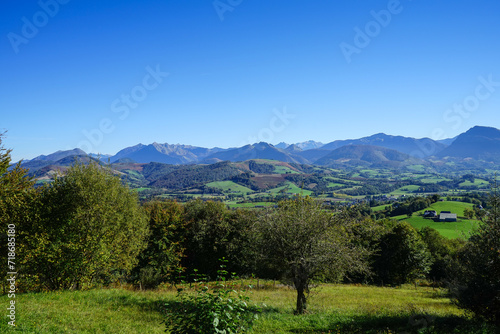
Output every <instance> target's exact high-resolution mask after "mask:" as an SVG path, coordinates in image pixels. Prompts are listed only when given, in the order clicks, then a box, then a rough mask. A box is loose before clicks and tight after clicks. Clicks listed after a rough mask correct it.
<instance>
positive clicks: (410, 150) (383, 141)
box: [321, 133, 446, 158]
mask: <svg viewBox="0 0 500 334" xmlns="http://www.w3.org/2000/svg"><path fill="white" fill-rule="evenodd" d="M346 145H372V146H380V147H385V148H389V149H392V150H396V151H399V152H402V153H406V154H409V155H411V156H413V157H417V158H425V157H428V156H431V155H435V154H436V153H438V152H440V151H442V150H443V149H444V148H445V147H446V145H444V144H442V143H439V142H437V141H434V140H432V139H430V138H422V139H415V138H410V137H403V136H389V135H386V134H384V133H377V134H375V135H373V136H369V137H363V138H360V139H348V140H335V141H333V142H331V143H328V144H325V145H324V146H322V147H321V149H322V150H335V149H337V148H339V147H342V146H346Z"/></svg>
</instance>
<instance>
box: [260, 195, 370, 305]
mask: <svg viewBox="0 0 500 334" xmlns="http://www.w3.org/2000/svg"><path fill="white" fill-rule="evenodd" d="M351 227H352V218H350V217H349V216H346V215H344V214H343V213H337V214H332V213H331V212H326V211H325V210H323V208H322V206H321V204H320V203H318V202H316V201H315V200H313V199H311V198H301V197H297V198H295V199H292V200H285V201H282V202H280V203H279V205H278V207H277V208H276V209H272V210H270V211H269V212H268V213H267V215H266V216H265V217H263V219H261V221H260V222H259V224H258V228H259V230H260V236H261V241H260V243H261V249H262V253H263V254H262V255H263V259H264V260H267V261H269V262H270V263H271V265H272V266H273V267H274V268H276V269H277V271H278V272H277V274H280V275H282V277H283V279H284V280H285V282H287V283H290V284H292V285H293V286H294V287H295V289H296V290H297V302H296V313H297V314H302V313H304V310H305V309H306V301H307V300H306V293H307V292H308V291H309V288H310V284H311V281H312V280H313V279H315V278H318V277H322V278H327V279H331V280H338V279H340V278H342V277H343V276H344V275H345V274H346V273H348V272H359V271H364V270H367V265H366V262H365V261H364V260H365V256H366V255H367V252H366V251H365V250H364V249H363V248H361V247H360V246H359V245H356V243H354V242H352V241H353V240H352V239H353V234H352V233H351V231H350V229H351Z"/></svg>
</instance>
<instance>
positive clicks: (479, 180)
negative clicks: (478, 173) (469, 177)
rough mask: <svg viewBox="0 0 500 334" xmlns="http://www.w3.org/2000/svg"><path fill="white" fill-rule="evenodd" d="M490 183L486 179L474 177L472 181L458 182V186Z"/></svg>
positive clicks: (486, 184) (478, 185)
mask: <svg viewBox="0 0 500 334" xmlns="http://www.w3.org/2000/svg"><path fill="white" fill-rule="evenodd" d="M489 184H490V183H489V182H488V181H486V180H481V179H475V180H474V182H470V181H464V182H462V183H460V184H459V186H460V187H470V186H477V187H480V186H488V185H489Z"/></svg>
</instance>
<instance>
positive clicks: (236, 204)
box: [228, 202, 276, 208]
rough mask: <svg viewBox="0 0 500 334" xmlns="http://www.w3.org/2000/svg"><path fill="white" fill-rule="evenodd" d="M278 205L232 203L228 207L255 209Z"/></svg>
mask: <svg viewBox="0 0 500 334" xmlns="http://www.w3.org/2000/svg"><path fill="white" fill-rule="evenodd" d="M273 205H276V203H274V202H251V203H231V204H229V205H228V206H229V207H230V208H255V207H256V206H266V207H267V206H273Z"/></svg>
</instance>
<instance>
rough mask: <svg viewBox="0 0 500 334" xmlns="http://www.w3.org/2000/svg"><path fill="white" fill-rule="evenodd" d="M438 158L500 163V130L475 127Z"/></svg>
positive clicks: (440, 153)
mask: <svg viewBox="0 0 500 334" xmlns="http://www.w3.org/2000/svg"><path fill="white" fill-rule="evenodd" d="M436 156H437V157H440V158H444V157H452V158H459V159H465V158H473V159H477V160H486V161H500V130H498V129H495V128H492V127H485V126H475V127H473V128H471V129H469V130H468V131H466V132H464V133H462V134H461V135H459V136H458V137H457V138H456V139H455V140H454V141H453V143H452V144H451V145H450V146H448V147H447V148H445V149H444V150H443V151H441V152H439V153H438V154H436Z"/></svg>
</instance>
